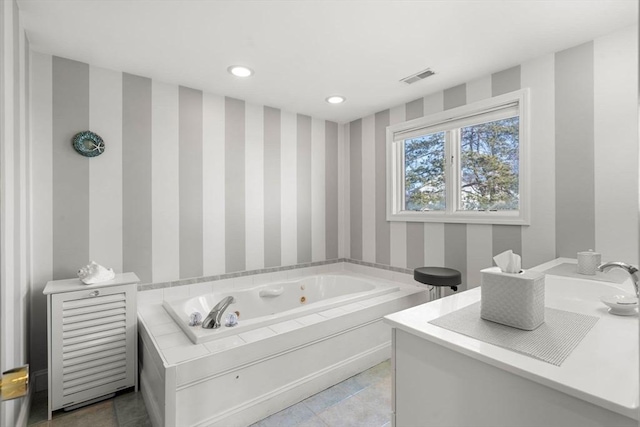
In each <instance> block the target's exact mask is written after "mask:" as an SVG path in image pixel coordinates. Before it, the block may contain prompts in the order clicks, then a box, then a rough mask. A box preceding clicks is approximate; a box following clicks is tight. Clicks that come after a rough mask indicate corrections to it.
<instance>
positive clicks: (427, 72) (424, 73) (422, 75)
mask: <svg viewBox="0 0 640 427" xmlns="http://www.w3.org/2000/svg"><path fill="white" fill-rule="evenodd" d="M434 74H435V73H434V72H433V71H431V69H430V68H427V69H426V70H422V71H420V72H418V73H416V74H412V75H410V76H409V77H405V78H404V79H402V80H400V81H401V82H404V83H406V84H408V85H410V84H412V83H415V82H419V81H420V80H424V79H426V78H427V77H429V76H433V75H434Z"/></svg>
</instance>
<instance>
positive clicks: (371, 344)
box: [138, 265, 427, 427]
mask: <svg viewBox="0 0 640 427" xmlns="http://www.w3.org/2000/svg"><path fill="white" fill-rule="evenodd" d="M341 267H342V266H341V265H336V267H335V268H336V269H338V268H341ZM298 274H299V273H298ZM402 279H403V281H405V282H408V281H409V280H410V277H409V276H408V275H406V277H403V278H402ZM256 280H262V278H260V277H259V276H256ZM401 282H402V281H401ZM401 282H392V281H388V280H379V279H376V278H374V277H370V276H365V275H362V274H356V273H351V272H348V271H345V270H343V269H340V271H338V272H336V274H333V273H332V274H326V275H322V276H316V275H314V276H307V277H302V278H296V279H292V280H287V281H281V280H278V281H274V282H273V283H269V284H267V285H260V286H243V287H242V289H239V288H238V287H234V285H237V284H238V283H245V282H243V281H241V280H238V283H231V284H230V285H229V286H226V287H223V286H222V284H221V283H216V282H213V283H212V284H211V285H210V289H213V292H210V291H209V292H204V293H202V288H203V287H204V288H206V287H207V286H209V285H207V284H205V286H203V285H202V284H196V285H188V286H184V287H181V288H185V289H178V291H180V292H182V293H183V296H182V297H179V296H178V297H176V295H175V291H176V290H175V289H173V288H170V290H169V291H168V292H164V300H158V301H157V302H153V303H152V304H151V303H149V304H148V305H146V306H144V307H140V308H139V310H138V319H139V332H140V338H141V341H140V342H141V346H140V355H141V361H140V388H141V390H142V394H143V397H144V401H145V404H146V407H147V410H148V412H149V417H150V419H151V422H152V424H153V425H154V427H158V426H176V427H178V426H179V427H187V426H224V427H230V426H238V427H241V426H247V425H250V424H251V423H254V422H256V421H258V420H260V419H262V418H264V417H266V416H268V415H271V414H273V413H275V412H278V411H279V410H281V409H284V408H286V407H287V406H290V405H292V404H294V403H296V402H299V401H300V400H302V399H304V398H306V397H308V396H311V395H313V394H315V393H317V392H319V391H322V390H324V389H325V388H328V387H330V386H332V385H334V384H336V383H338V382H340V381H342V380H344V379H346V378H349V377H350V376H353V375H355V374H357V373H359V372H362V371H364V370H366V369H367V368H369V367H371V366H374V365H375V364H377V363H380V362H382V361H383V360H385V359H388V358H389V357H390V355H391V334H390V328H389V327H388V326H387V325H385V324H384V323H383V321H382V318H383V317H384V316H385V315H387V314H390V313H394V312H396V311H400V310H403V309H405V308H409V307H412V306H415V305H418V304H422V303H424V302H426V301H427V293H426V291H424V288H419V287H415V286H411V285H407V284H404V283H401ZM216 288H218V289H216ZM219 288H222V289H219ZM196 293H202V295H198V296H193V297H187V296H188V295H189V294H192V295H197V294H196ZM261 294H262V296H261ZM229 295H231V296H233V297H234V298H235V299H236V303H234V304H232V305H230V306H229V308H228V309H227V311H228V312H231V311H238V312H239V313H240V316H239V324H238V325H237V326H235V327H225V326H222V327H221V328H219V329H215V330H211V329H203V328H202V327H189V326H188V321H189V315H190V314H191V313H192V312H194V311H199V312H201V313H202V315H203V317H204V316H206V314H208V312H209V311H210V310H211V308H212V307H213V306H214V305H215V304H216V303H218V302H219V301H220V300H221V299H222V298H224V297H226V296H229ZM303 298H304V300H303ZM142 299H144V298H142Z"/></svg>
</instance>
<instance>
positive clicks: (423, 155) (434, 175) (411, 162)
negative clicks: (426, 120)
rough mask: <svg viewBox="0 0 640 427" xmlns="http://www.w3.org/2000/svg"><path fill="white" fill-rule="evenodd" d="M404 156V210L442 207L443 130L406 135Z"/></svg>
mask: <svg viewBox="0 0 640 427" xmlns="http://www.w3.org/2000/svg"><path fill="white" fill-rule="evenodd" d="M404 158H405V161H404V164H405V167H404V183H405V184H404V185H405V188H404V190H405V206H404V208H405V210H407V211H441V210H444V209H445V207H446V205H445V191H444V186H445V182H444V132H437V133H432V134H429V135H423V136H419V137H417V138H412V139H406V140H405V141H404Z"/></svg>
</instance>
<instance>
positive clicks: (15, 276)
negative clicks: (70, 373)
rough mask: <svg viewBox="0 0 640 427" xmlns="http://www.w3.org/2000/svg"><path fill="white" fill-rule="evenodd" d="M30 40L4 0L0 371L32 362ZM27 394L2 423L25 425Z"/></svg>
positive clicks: (0, 39) (5, 410)
mask: <svg viewBox="0 0 640 427" xmlns="http://www.w3.org/2000/svg"><path fill="white" fill-rule="evenodd" d="M29 67H30V62H29V40H28V39H27V37H26V35H25V31H24V28H23V26H22V24H21V22H20V13H19V10H18V5H17V3H16V2H15V0H9V1H2V2H0V325H1V327H0V372H4V371H6V370H9V369H13V368H15V367H18V366H21V365H24V364H26V363H28V362H29V299H30V292H31V276H30V271H31V257H30V253H31V233H32V229H31V198H30V194H29V188H30V186H31V162H30V156H31V155H32V152H31V144H30V139H29V129H30V117H29V86H30V82H29ZM28 408H29V405H28V402H27V399H16V400H11V401H6V402H2V409H1V410H0V425H26V423H27V418H28V416H29V414H28Z"/></svg>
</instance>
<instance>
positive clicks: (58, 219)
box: [30, 28, 638, 370]
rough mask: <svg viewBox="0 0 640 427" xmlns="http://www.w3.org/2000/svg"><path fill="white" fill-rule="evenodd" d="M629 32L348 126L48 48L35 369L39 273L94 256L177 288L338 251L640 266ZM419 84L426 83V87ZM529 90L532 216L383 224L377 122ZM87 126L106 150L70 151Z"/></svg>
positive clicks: (469, 281)
mask: <svg viewBox="0 0 640 427" xmlns="http://www.w3.org/2000/svg"><path fill="white" fill-rule="evenodd" d="M636 34H637V28H628V29H625V30H623V31H619V32H617V33H615V34H611V35H608V36H605V37H601V38H599V39H597V40H594V41H592V42H590V43H587V44H584V45H581V46H577V47H574V48H571V49H567V50H565V51H562V52H558V53H556V54H552V55H546V56H544V57H541V58H538V59H536V60H533V61H530V62H527V63H524V64H520V65H518V66H515V67H513V68H510V69H508V70H504V71H501V72H497V73H494V74H492V75H490V76H486V77H484V78H480V79H477V80H474V81H472V82H468V83H466V84H462V85H459V86H456V87H453V88H450V89H447V90H444V91H441V92H438V93H435V94H432V95H429V96H427V97H425V98H420V99H417V100H415V101H412V102H409V103H407V104H405V105H400V106H396V107H393V108H390V109H388V110H384V111H381V112H378V113H376V114H373V115H370V116H367V117H364V118H362V119H359V120H355V121H352V122H351V123H347V124H344V125H339V124H337V123H333V122H328V121H324V120H319V119H316V118H312V117H309V116H305V115H300V114H295V113H291V112H286V111H281V110H279V109H276V108H271V107H268V106H259V105H253V104H250V103H247V102H244V101H241V100H238V99H232V98H225V97H224V96H218V95H213V94H209V93H203V92H202V91H199V90H194V89H190V88H186V87H181V86H176V85H170V84H164V83H161V82H157V81H153V80H151V79H148V78H145V77H140V76H135V75H131V74H127V73H121V72H116V71H111V70H106V69H102V68H97V67H94V66H91V65H88V64H83V63H79V62H75V61H71V60H68V59H64V58H58V57H52V56H50V55H45V54H39V53H33V54H32V56H31V66H30V67H31V86H32V88H31V91H32V97H31V119H32V122H33V126H32V138H31V141H32V144H33V147H34V149H33V153H32V155H31V167H32V191H31V194H32V203H33V205H32V209H31V212H32V218H31V222H32V224H33V235H32V249H31V253H32V271H33V283H32V288H31V289H32V298H31V300H32V302H31V303H32V306H31V307H32V308H31V313H32V316H31V324H32V327H31V331H32V340H31V341H32V346H31V351H32V365H33V367H34V369H36V370H37V369H43V368H44V367H46V357H45V352H44V348H45V346H46V327H45V325H46V319H45V314H44V313H46V308H45V299H44V297H43V296H42V294H41V291H42V288H43V287H44V284H45V283H46V281H47V280H51V279H58V278H68V277H73V276H74V275H75V273H76V269H77V268H79V267H80V266H82V265H85V264H86V263H88V262H89V261H90V260H95V261H96V262H99V263H101V264H103V265H105V266H108V267H113V268H114V269H115V270H116V271H135V272H136V273H137V274H138V275H139V276H140V277H141V279H142V280H143V282H146V283H149V282H167V281H175V280H179V279H186V278H191V277H199V276H211V275H217V274H223V273H231V272H239V271H244V270H260V269H264V268H272V267H280V266H289V265H295V264H301V263H303V264H304V263H309V262H315V261H325V260H332V259H338V258H351V259H353V260H359V261H363V262H367V263H375V264H380V265H382V266H393V267H398V268H414V267H416V266H420V265H429V264H431V265H446V266H449V267H453V268H457V269H459V270H461V271H462V272H463V280H464V284H465V286H468V287H472V286H477V285H478V284H479V271H480V269H482V268H485V267H487V266H490V265H491V264H492V256H493V255H494V254H496V253H498V252H501V251H503V250H506V249H513V250H515V251H516V252H518V253H521V254H522V256H523V262H524V265H525V267H527V266H531V265H535V264H539V263H541V262H544V261H547V260H550V259H553V258H555V257H556V256H569V257H575V253H576V252H577V251H579V250H585V249H590V248H593V249H596V250H598V251H600V252H602V253H603V257H604V258H605V259H620V260H627V261H629V262H632V263H637V262H638V224H637V222H638V220H637V216H638V146H637V129H638V118H637V82H636V76H637V65H636V58H637V40H636ZM425 87H426V86H425ZM522 87H530V88H531V112H532V117H531V121H532V128H531V159H532V182H533V185H532V222H531V225H530V226H526V227H521V226H504V225H495V226H491V225H479V224H469V225H465V224H438V223H404V222H392V223H389V222H387V221H386V217H385V208H384V206H385V197H386V196H385V179H386V178H385V173H386V172H385V157H384V156H385V149H384V146H385V128H386V126H388V125H389V124H393V123H398V122H401V121H404V120H407V119H412V118H416V117H420V116H423V115H426V114H431V113H434V112H438V111H442V110H445V109H449V108H454V107H457V106H459V105H464V104H467V103H470V102H474V101H477V100H481V99H484V98H488V97H491V96H494V95H498V94H501V93H505V92H509V91H512V90H516V89H519V88H522ZM87 129H89V130H92V131H94V132H96V133H98V134H99V135H101V136H102V137H103V138H104V140H105V142H106V151H105V153H104V154H103V155H101V156H100V157H97V158H94V159H88V158H83V157H81V156H80V155H78V154H77V153H75V152H74V151H73V149H72V147H71V142H70V140H71V138H72V137H73V135H74V134H75V133H76V132H79V131H82V130H87Z"/></svg>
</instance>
